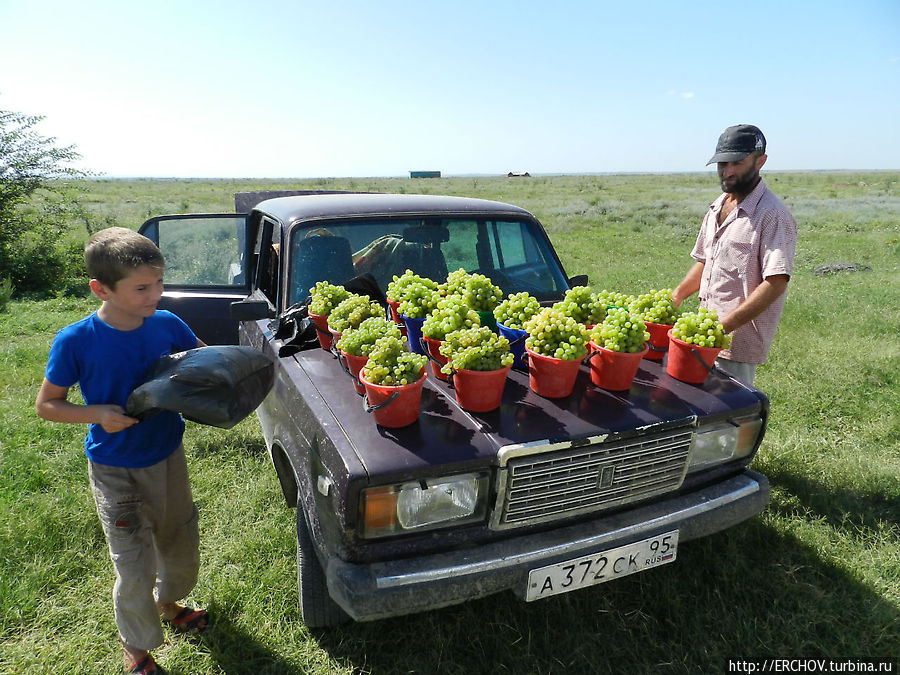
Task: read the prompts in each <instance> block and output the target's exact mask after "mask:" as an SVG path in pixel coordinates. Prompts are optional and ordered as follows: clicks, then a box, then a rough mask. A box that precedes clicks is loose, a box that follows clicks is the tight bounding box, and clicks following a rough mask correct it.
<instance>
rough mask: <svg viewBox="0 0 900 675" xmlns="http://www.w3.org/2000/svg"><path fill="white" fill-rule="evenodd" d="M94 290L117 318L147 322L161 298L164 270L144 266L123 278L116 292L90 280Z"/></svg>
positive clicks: (94, 280) (117, 285)
mask: <svg viewBox="0 0 900 675" xmlns="http://www.w3.org/2000/svg"><path fill="white" fill-rule="evenodd" d="M91 290H92V291H93V292H94V295H96V296H97V297H98V298H100V299H101V300H102V301H103V302H104V303H105V305H106V309H107V310H108V311H110V312H114V313H115V316H116V317H118V318H122V319H138V318H141V319H145V318H147V317H149V316H152V315H153V313H154V312H155V311H156V306H157V305H158V304H159V299H160V297H162V292H163V271H162V269H161V268H159V267H149V266H147V265H144V266H141V267H138V268H136V269H134V270H132V271H131V272H130V273H129V274H128V275H126V276H125V277H124V278H122V279H120V280H119V282H118V283H117V284H116V287H115V288H114V289H113V288H110V287H109V286H106V285H105V284H102V283H100V282H99V281H97V280H96V279H91Z"/></svg>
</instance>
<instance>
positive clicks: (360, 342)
mask: <svg viewBox="0 0 900 675" xmlns="http://www.w3.org/2000/svg"><path fill="white" fill-rule="evenodd" d="M385 335H391V336H393V337H395V338H397V339H398V340H399V339H400V338H401V337H402V336H401V335H400V328H399V327H398V326H397V324H395V323H394V322H393V321H388V320H387V319H385V318H384V317H383V316H372V317H369V318H368V319H366V320H365V321H363V322H362V323H361V324H359V327H358V328H349V329H348V330H345V331H344V332H343V334H342V335H341V339H340V340H338V342H337V348H338V349H339V350H341V351H342V352H344V353H346V354H352V355H353V356H365V355H366V354H368V353H369V352H370V351H372V347H373V346H374V345H375V341H376V340H378V338H380V337H384V336H385Z"/></svg>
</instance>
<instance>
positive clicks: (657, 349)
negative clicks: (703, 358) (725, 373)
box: [644, 342, 706, 365]
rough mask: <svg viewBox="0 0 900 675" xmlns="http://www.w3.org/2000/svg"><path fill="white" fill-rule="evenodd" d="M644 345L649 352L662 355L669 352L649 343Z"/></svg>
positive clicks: (664, 348)
mask: <svg viewBox="0 0 900 675" xmlns="http://www.w3.org/2000/svg"><path fill="white" fill-rule="evenodd" d="M644 344H645V345H647V346H648V347H649V348H650V351H651V352H661V353H663V354H664V353H665V352H667V351H669V350H668V349H667V348H666V347H656V346H654V345H653V344H651V343H650V342H645V343H644ZM704 365H706V364H704Z"/></svg>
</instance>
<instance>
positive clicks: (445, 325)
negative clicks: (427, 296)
mask: <svg viewBox="0 0 900 675" xmlns="http://www.w3.org/2000/svg"><path fill="white" fill-rule="evenodd" d="M480 324H481V322H480V321H479V320H478V315H477V314H476V313H475V312H474V311H473V310H472V309H470V308H469V306H468V305H467V304H466V303H465V301H464V300H463V299H462V297H461V296H459V295H448V296H447V297H446V298H442V299H441V300H439V301H438V304H437V306H436V307H435V308H434V311H432V312H431V314H429V315H428V317H427V318H426V319H425V323H424V324H422V334H423V335H424V336H425V337H427V338H431V339H432V340H443V339H445V338H446V337H447V333H452V332H453V331H457V330H462V329H464V328H472V327H473V326H479V325H480Z"/></svg>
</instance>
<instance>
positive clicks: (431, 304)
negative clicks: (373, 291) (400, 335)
mask: <svg viewBox="0 0 900 675" xmlns="http://www.w3.org/2000/svg"><path fill="white" fill-rule="evenodd" d="M429 281H431V280H430V279H429ZM432 283H433V282H432ZM440 300H441V294H440V293H438V291H437V287H436V285H435V288H432V287H431V286H430V285H428V284H424V283H421V282H419V281H416V282H413V283H411V284H409V285H407V286H406V287H405V288H404V289H403V299H402V300H401V301H400V305H399V306H398V307H397V312H398V313H399V314H401V315H403V316H408V317H410V318H411V319H424V318H425V317H426V316H428V315H429V314H430V313H431V312H432V311H433V310H434V308H435V307H437V304H438V302H440Z"/></svg>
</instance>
